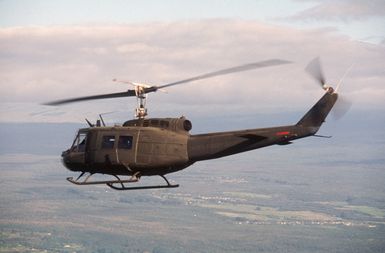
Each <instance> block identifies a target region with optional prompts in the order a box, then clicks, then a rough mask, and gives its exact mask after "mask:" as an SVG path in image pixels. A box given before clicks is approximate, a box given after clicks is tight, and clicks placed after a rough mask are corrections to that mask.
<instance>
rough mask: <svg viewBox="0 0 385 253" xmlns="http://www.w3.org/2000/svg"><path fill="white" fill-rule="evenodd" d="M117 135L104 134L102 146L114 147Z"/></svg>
mask: <svg viewBox="0 0 385 253" xmlns="http://www.w3.org/2000/svg"><path fill="white" fill-rule="evenodd" d="M114 144H115V136H114V135H104V136H103V138H102V148H104V149H111V148H114Z"/></svg>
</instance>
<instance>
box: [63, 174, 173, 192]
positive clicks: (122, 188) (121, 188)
mask: <svg viewBox="0 0 385 253" xmlns="http://www.w3.org/2000/svg"><path fill="white" fill-rule="evenodd" d="M83 175H84V172H83V173H82V174H80V176H79V177H78V178H77V179H76V180H74V179H73V177H68V178H67V181H69V182H70V183H73V184H75V185H98V184H105V185H107V186H108V187H110V188H111V189H114V190H119V191H127V190H144V189H159V188H176V187H179V184H170V182H169V181H168V180H167V178H166V177H165V176H163V175H159V176H160V177H162V178H163V179H164V180H165V181H166V183H167V184H166V185H148V186H135V187H126V186H125V185H124V184H126V183H136V182H139V178H140V177H138V176H137V174H135V175H133V176H132V177H131V178H130V179H125V180H122V179H120V178H119V177H118V176H117V175H113V176H114V177H116V180H103V181H90V182H89V181H88V179H89V178H90V177H91V176H92V175H93V174H90V175H88V176H87V177H86V179H84V180H83V181H79V179H80V178H81V177H82V176H83ZM114 184H119V186H115V185H114Z"/></svg>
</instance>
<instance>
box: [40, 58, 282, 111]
mask: <svg viewBox="0 0 385 253" xmlns="http://www.w3.org/2000/svg"><path fill="white" fill-rule="evenodd" d="M287 63H290V62H289V61H285V60H280V59H271V60H266V61H261V62H254V63H249V64H244V65H240V66H236V67H232V68H228V69H222V70H219V71H215V72H210V73H206V74H203V75H199V76H195V77H191V78H188V79H184V80H181V81H177V82H173V83H168V84H164V85H160V86H150V87H145V86H144V85H140V84H139V85H137V86H139V87H141V88H142V90H141V95H143V94H146V93H150V92H155V91H158V90H161V89H162V88H166V87H170V86H174V85H178V84H182V83H188V82H193V81H197V80H202V79H207V78H211V77H215V76H221V75H227V74H231V73H235V72H242V71H247V70H252V69H257V68H264V67H269V66H274V65H281V64H287ZM113 81H117V80H116V79H114V80H113ZM129 83H131V84H134V83H132V82H129ZM134 85H135V84H134ZM131 96H137V93H136V92H135V90H127V91H124V92H118V93H111V94H101V95H95V96H86V97H77V98H70V99H63V100H56V101H52V102H48V103H45V105H61V104H67V103H73V102H79V101H85V100H93V99H104V98H118V97H131Z"/></svg>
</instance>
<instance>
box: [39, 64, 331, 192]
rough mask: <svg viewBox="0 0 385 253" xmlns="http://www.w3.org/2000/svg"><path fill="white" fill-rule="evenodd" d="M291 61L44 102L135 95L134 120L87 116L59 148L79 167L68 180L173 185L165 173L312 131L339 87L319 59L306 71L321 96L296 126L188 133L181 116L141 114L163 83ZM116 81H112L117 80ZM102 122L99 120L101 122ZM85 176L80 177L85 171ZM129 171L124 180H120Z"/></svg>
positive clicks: (67, 160)
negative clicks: (145, 180) (154, 179)
mask: <svg viewBox="0 0 385 253" xmlns="http://www.w3.org/2000/svg"><path fill="white" fill-rule="evenodd" d="M286 63H289V62H288V61H284V60H279V59H271V60H266V61H261V62H255V63H250V64H245V65H241V66H237V67H233V68H228V69H223V70H219V71H215V72H210V73H207V74H203V75H200V76H196V77H192V78H188V79H185V80H181V81H177V82H173V83H168V84H164V85H160V86H151V85H146V84H139V83H131V84H132V85H133V86H134V88H133V89H129V90H127V91H124V92H119V93H111V94H102V95H95V96H86V97H78V98H71V99H65V100H58V101H53V102H49V103H46V105H60V104H65V103H72V102H78V101H84V100H93V99H105V98H117V97H130V96H135V97H136V98H137V100H138V107H137V108H136V111H135V112H136V119H133V120H128V121H126V122H124V124H123V125H120V126H117V125H115V126H105V124H104V121H103V118H102V117H100V120H98V121H97V124H96V125H93V124H91V123H90V122H89V121H88V120H87V122H88V124H89V127H88V128H82V129H79V131H78V133H77V135H76V138H75V140H74V141H73V144H72V146H71V147H70V148H69V149H68V150H66V151H64V152H63V153H62V161H63V164H64V165H65V167H67V168H68V169H69V170H71V171H76V172H80V175H79V177H78V178H77V179H73V178H72V177H69V178H67V180H68V181H69V182H71V183H74V184H76V185H91V184H106V185H107V186H109V187H111V188H113V189H116V190H137V189H152V188H172V187H178V186H179V185H175V184H171V183H170V182H169V181H168V180H167V178H166V177H165V175H166V174H168V173H172V172H176V171H179V170H182V169H185V168H186V167H188V166H190V165H192V164H194V163H195V162H198V161H203V160H208V159H215V158H220V157H223V156H229V155H234V154H237V153H240V152H245V151H249V150H253V149H257V148H262V147H266V146H270V145H274V144H278V145H286V144H290V143H291V142H292V141H293V140H295V139H299V138H304V137H308V136H317V135H316V133H317V131H318V129H319V128H320V126H321V124H322V123H323V122H324V121H325V118H326V116H327V115H328V113H329V112H330V110H331V109H332V107H333V106H334V104H335V102H336V101H337V98H338V95H337V89H338V86H339V84H338V86H337V88H336V90H334V89H333V88H332V87H331V86H328V85H326V83H325V78H324V76H323V74H322V70H321V66H320V63H319V59H318V58H316V59H314V60H313V61H312V62H310V63H309V65H308V67H307V68H306V70H307V71H308V72H309V73H310V74H312V76H313V77H314V78H315V79H316V80H317V81H318V82H319V83H320V84H321V86H322V88H323V89H324V90H325V91H326V92H325V94H324V95H323V96H322V97H321V99H320V100H319V101H318V102H317V103H316V104H315V105H314V106H313V107H312V108H311V109H310V110H309V111H308V112H307V113H306V114H305V115H304V116H303V117H302V118H301V119H300V120H299V121H298V122H297V123H296V124H294V125H287V126H278V127H270V128H256V129H247V130H237V131H228V132H215V133H206V134H197V135H193V134H190V130H191V128H192V124H191V122H190V121H189V120H188V119H186V118H185V117H180V118H145V116H146V115H147V109H146V107H145V102H146V97H147V94H148V93H150V92H156V91H158V90H162V89H164V88H166V87H170V86H174V85H179V84H183V83H188V82H192V81H197V80H202V79H206V78H211V77H214V76H220V75H225V74H230V73H235V72H241V71H246V70H251V69H257V68H263V67H268V66H274V65H280V64H286ZM115 81H116V80H115ZM101 123H102V124H101ZM86 173H88V176H87V177H86V178H85V179H84V180H80V178H81V177H82V176H84V174H86ZM96 173H99V174H107V175H111V176H113V177H114V178H113V179H111V180H105V181H89V179H90V177H91V176H92V175H94V174H96ZM155 175H156V176H160V177H162V178H163V179H164V180H165V182H166V184H164V185H150V186H136V187H128V186H127V185H128V184H129V183H134V182H138V181H139V179H140V178H141V177H142V176H155ZM122 176H128V178H127V179H121V177H122Z"/></svg>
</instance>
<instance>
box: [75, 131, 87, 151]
mask: <svg viewBox="0 0 385 253" xmlns="http://www.w3.org/2000/svg"><path fill="white" fill-rule="evenodd" d="M86 140H87V131H84V130H80V131H79V132H78V134H77V135H76V138H75V140H74V142H73V144H72V147H71V151H74V152H84V151H85V150H86Z"/></svg>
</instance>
